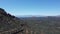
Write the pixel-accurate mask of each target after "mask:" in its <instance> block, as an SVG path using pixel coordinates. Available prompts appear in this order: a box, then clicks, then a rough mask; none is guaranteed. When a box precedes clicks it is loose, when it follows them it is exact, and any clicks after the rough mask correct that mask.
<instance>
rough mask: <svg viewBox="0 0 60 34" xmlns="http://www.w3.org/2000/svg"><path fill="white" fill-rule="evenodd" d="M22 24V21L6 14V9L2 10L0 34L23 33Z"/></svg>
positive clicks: (0, 14) (0, 12)
mask: <svg viewBox="0 0 60 34" xmlns="http://www.w3.org/2000/svg"><path fill="white" fill-rule="evenodd" d="M22 22H23V21H22V20H20V19H18V18H17V17H15V16H12V15H10V14H9V13H6V11H5V10H4V9H2V8H0V34H15V33H16V32H22V31H23V26H22V25H21V24H22Z"/></svg>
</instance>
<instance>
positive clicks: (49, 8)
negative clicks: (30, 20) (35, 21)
mask: <svg viewBox="0 0 60 34" xmlns="http://www.w3.org/2000/svg"><path fill="white" fill-rule="evenodd" d="M0 7H1V8H4V9H5V10H6V12H8V13H10V14H12V15H44V16H55V15H60V0H0Z"/></svg>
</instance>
